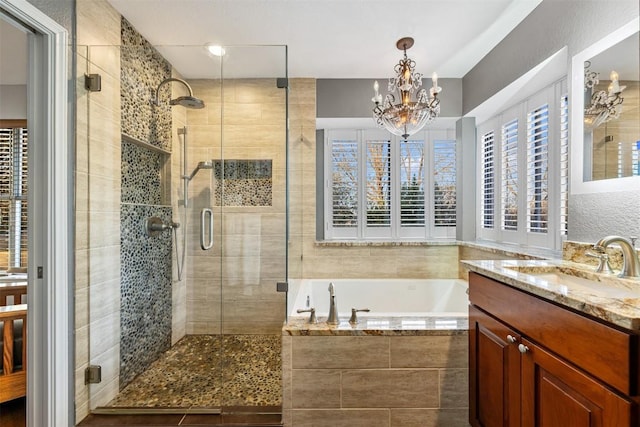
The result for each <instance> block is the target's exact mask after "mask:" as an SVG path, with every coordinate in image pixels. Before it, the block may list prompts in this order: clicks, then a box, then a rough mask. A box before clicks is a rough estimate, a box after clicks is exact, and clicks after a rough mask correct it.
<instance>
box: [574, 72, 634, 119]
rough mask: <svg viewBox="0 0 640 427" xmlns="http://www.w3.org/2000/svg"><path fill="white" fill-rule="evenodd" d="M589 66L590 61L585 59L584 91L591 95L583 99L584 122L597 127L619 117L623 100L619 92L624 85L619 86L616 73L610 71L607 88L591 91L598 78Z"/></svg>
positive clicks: (623, 88)
mask: <svg viewBox="0 0 640 427" xmlns="http://www.w3.org/2000/svg"><path fill="white" fill-rule="evenodd" d="M589 67H591V62H590V61H585V63H584V91H585V92H586V93H587V94H591V97H590V98H589V99H588V100H585V108H584V123H585V125H587V126H588V127H590V128H597V127H598V126H600V125H601V124H602V123H606V122H608V121H609V120H612V119H617V118H619V117H620V113H622V101H623V100H624V99H623V98H622V96H620V94H621V93H622V91H623V90H625V88H626V86H620V83H619V81H618V79H619V76H618V73H616V72H615V71H611V74H610V75H609V79H610V80H611V83H609V87H608V88H607V90H606V91H604V90H599V91H596V92H593V89H594V88H595V86H596V85H597V84H598V83H600V79H599V78H598V73H596V72H593V71H591V70H590V69H589Z"/></svg>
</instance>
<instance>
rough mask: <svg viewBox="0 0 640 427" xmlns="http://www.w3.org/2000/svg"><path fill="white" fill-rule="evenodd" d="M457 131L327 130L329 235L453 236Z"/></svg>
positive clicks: (381, 237)
mask: <svg viewBox="0 0 640 427" xmlns="http://www.w3.org/2000/svg"><path fill="white" fill-rule="evenodd" d="M453 133H454V131H453V129H450V130H438V131H423V132H421V133H419V134H416V135H414V136H413V137H412V139H410V140H402V139H401V138H399V137H395V136H392V135H389V133H388V132H384V131H378V130H359V131H355V130H328V131H326V133H325V135H326V142H325V147H326V150H325V162H326V163H325V168H324V170H325V174H326V175H327V179H326V187H325V188H326V190H325V194H324V201H325V210H324V215H325V216H324V217H325V222H324V230H325V235H324V237H325V239H328V240H332V239H333V240H336V239H361V240H416V239H422V240H424V239H427V238H438V239H440V238H447V239H450V238H454V237H455V227H456V189H455V184H456V167H455V165H456V158H455V152H456V148H455V140H453V139H451V137H452V136H453Z"/></svg>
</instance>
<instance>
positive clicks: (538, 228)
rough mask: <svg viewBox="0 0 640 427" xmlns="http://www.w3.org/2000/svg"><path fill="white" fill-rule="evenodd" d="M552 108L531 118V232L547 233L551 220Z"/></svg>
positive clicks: (528, 187)
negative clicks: (550, 118) (550, 124)
mask: <svg viewBox="0 0 640 427" xmlns="http://www.w3.org/2000/svg"><path fill="white" fill-rule="evenodd" d="M548 176H549V105H548V104H545V105H543V106H541V107H539V108H536V109H535V110H533V111H531V112H529V113H528V114H527V219H526V223H527V231H528V232H530V233H546V232H547V228H548V220H549V218H548V217H549V212H548V207H549V187H548V182H549V179H548Z"/></svg>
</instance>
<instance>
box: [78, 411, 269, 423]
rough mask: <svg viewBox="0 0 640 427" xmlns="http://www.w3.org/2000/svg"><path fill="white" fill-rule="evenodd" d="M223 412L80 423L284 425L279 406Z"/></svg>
mask: <svg viewBox="0 0 640 427" xmlns="http://www.w3.org/2000/svg"><path fill="white" fill-rule="evenodd" d="M222 410H223V413H222V415H204V414H202V415H198V414H167V415H89V416H88V417H87V418H85V419H84V420H83V421H82V422H81V423H80V424H78V426H80V427H87V426H138V427H156V426H201V427H202V426H216V427H223V426H247V427H248V426H251V427H271V426H281V425H282V423H281V415H280V407H260V408H259V411H260V412H257V410H258V408H257V407H244V408H239V407H229V408H222Z"/></svg>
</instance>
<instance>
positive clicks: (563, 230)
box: [560, 94, 569, 236]
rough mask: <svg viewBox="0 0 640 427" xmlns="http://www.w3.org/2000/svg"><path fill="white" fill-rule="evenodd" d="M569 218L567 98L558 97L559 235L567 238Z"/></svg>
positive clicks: (563, 96)
mask: <svg viewBox="0 0 640 427" xmlns="http://www.w3.org/2000/svg"><path fill="white" fill-rule="evenodd" d="M568 218H569V96H568V95H566V94H563V95H562V96H561V97H560V235H561V236H567V232H568V230H567V220H568Z"/></svg>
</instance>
